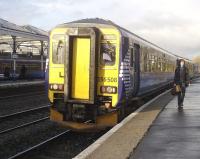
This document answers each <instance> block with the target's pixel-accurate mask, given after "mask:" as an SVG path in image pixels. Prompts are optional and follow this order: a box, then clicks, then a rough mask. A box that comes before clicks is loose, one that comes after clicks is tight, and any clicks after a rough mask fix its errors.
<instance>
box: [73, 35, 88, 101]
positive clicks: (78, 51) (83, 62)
mask: <svg viewBox="0 0 200 159" xmlns="http://www.w3.org/2000/svg"><path fill="white" fill-rule="evenodd" d="M90 41H91V39H90V37H81V38H80V37H74V38H73V39H72V42H73V51H72V81H71V84H72V86H71V98H73V99H84V100H89V69H90V45H91V42H90Z"/></svg>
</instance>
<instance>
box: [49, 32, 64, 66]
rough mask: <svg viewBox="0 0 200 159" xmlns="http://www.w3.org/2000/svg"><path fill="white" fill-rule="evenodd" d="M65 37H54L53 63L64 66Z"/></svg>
mask: <svg viewBox="0 0 200 159" xmlns="http://www.w3.org/2000/svg"><path fill="white" fill-rule="evenodd" d="M64 42H65V41H64V36H63V35H55V36H54V37H53V46H52V47H53V53H52V54H53V63H55V64H63V63H64V46H65V43H64Z"/></svg>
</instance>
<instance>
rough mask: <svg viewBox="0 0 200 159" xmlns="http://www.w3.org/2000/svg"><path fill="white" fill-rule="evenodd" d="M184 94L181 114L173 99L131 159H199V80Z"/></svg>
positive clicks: (175, 100)
mask: <svg viewBox="0 0 200 159" xmlns="http://www.w3.org/2000/svg"><path fill="white" fill-rule="evenodd" d="M186 91H187V92H186V97H185V101H184V108H183V110H180V111H178V110H177V99H176V98H174V99H173V100H172V101H171V102H170V103H169V104H168V105H167V106H166V108H165V109H164V111H163V112H162V113H161V114H160V115H159V117H158V118H157V119H156V120H155V122H154V123H153V124H152V126H151V128H150V130H149V132H148V134H147V135H146V136H145V137H144V138H143V140H142V141H141V143H140V144H139V146H138V147H137V149H136V150H135V151H134V152H133V155H132V156H131V157H130V159H199V158H200V151H199V150H200V80H198V81H196V82H195V83H194V84H192V85H191V86H190V87H188V89H187V90H186Z"/></svg>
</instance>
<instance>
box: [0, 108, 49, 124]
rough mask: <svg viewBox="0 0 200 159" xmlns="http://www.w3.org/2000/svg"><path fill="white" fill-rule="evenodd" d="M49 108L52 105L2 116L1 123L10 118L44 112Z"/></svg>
mask: <svg viewBox="0 0 200 159" xmlns="http://www.w3.org/2000/svg"><path fill="white" fill-rule="evenodd" d="M49 107H50V105H44V106H40V107H37V108H32V109H28V110H23V111H19V112H16V113H12V114H7V115H2V116H0V121H2V120H5V119H8V118H12V117H16V116H18V115H22V114H25V113H31V112H34V111H39V110H42V109H47V108H49Z"/></svg>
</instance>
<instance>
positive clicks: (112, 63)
mask: <svg viewBox="0 0 200 159" xmlns="http://www.w3.org/2000/svg"><path fill="white" fill-rule="evenodd" d="M69 29H70V28H68V27H66V28H65V27H63V28H55V29H54V30H52V32H51V35H50V49H49V52H50V54H49V100H50V102H51V103H52V107H51V120H53V121H56V122H59V123H60V124H62V125H65V126H67V127H70V128H72V129H75V130H88V129H94V128H104V127H107V126H113V125H115V124H116V123H117V121H118V116H117V111H116V109H115V107H116V105H117V103H118V74H119V70H118V66H119V50H120V48H119V47H120V33H119V31H118V30H117V29H116V28H114V27H98V32H99V34H98V44H97V45H98V52H97V54H98V55H97V56H96V57H97V61H96V62H97V63H96V67H97V68H96V72H95V79H96V84H95V86H96V88H95V93H94V94H95V97H94V99H95V100H94V103H93V104H91V103H90V104H89V103H87V100H89V99H90V96H91V93H90V90H91V89H90V87H91V85H90V82H89V80H90V78H91V77H90V76H91V75H90V73H89V70H90V67H91V66H90V65H89V63H90V62H91V61H90V60H91V56H92V55H91V54H90V48H91V47H92V42H93V41H92V40H93V39H92V38H90V37H88V36H82V37H79V36H74V37H73V39H72V40H71V41H72V43H73V46H72V47H71V49H72V50H69V51H68V52H69V53H70V54H72V55H71V58H70V61H69V62H70V64H69V65H70V67H71V73H70V74H68V76H69V77H66V69H64V68H65V67H66V61H65V58H66V55H65V54H66V52H67V50H66V48H67V46H66V41H69V39H67V38H66V32H68V31H69ZM66 79H70V80H69V81H70V83H69V82H68V81H67V83H68V85H67V89H68V91H67V92H68V93H67V94H70V95H69V97H70V99H68V98H67V99H66ZM68 100H69V101H68ZM69 106H70V109H69V108H68V107H69ZM91 110H92V113H91ZM69 111H71V114H70V115H71V116H70V118H69V117H68V116H67V115H66V114H69V113H68V112H69ZM72 113H77V114H76V115H74V116H73V115H72ZM88 114H89V115H88ZM91 114H92V116H95V117H92V118H91V119H90V118H89V117H88V116H90V115H91ZM81 115H82V116H84V120H79V119H76V117H80V116H81ZM88 121H90V122H89V123H88ZM91 122H92V123H91Z"/></svg>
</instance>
